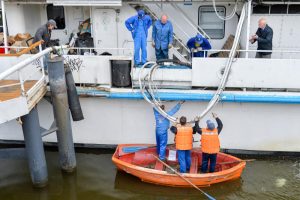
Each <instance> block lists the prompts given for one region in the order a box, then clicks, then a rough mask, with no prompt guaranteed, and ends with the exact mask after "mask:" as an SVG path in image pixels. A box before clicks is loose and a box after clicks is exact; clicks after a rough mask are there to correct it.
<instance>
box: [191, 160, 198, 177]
mask: <svg viewBox="0 0 300 200" xmlns="http://www.w3.org/2000/svg"><path fill="white" fill-rule="evenodd" d="M197 173H198V157H197V156H192V163H191V168H190V174H197Z"/></svg>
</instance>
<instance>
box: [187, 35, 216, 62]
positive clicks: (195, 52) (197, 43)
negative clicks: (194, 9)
mask: <svg viewBox="0 0 300 200" xmlns="http://www.w3.org/2000/svg"><path fill="white" fill-rule="evenodd" d="M187 46H188V48H189V49H190V51H191V54H192V56H193V57H207V51H205V50H210V49H211V45H210V43H209V41H208V40H207V39H206V38H204V37H203V36H202V35H200V34H199V33H198V34H197V35H196V37H193V38H191V39H189V41H188V42H187Z"/></svg>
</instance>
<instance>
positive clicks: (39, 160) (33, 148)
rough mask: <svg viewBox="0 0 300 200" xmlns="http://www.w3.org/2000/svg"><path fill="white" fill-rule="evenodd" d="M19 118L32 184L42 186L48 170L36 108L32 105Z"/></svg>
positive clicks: (45, 183) (45, 182) (45, 180)
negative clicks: (26, 112)
mask: <svg viewBox="0 0 300 200" xmlns="http://www.w3.org/2000/svg"><path fill="white" fill-rule="evenodd" d="M21 120H22V122H23V123H22V129H23V134H24V140H25V146H26V153H27V159H28V164H29V170H30V176H31V180H32V182H33V185H34V186H36V187H44V186H46V185H47V182H48V172H47V164H46V159H45V152H44V146H43V141H42V136H41V133H40V122H39V116H38V112H37V108H36V107H34V108H33V109H32V110H31V111H30V112H29V114H27V115H25V116H23V117H21Z"/></svg>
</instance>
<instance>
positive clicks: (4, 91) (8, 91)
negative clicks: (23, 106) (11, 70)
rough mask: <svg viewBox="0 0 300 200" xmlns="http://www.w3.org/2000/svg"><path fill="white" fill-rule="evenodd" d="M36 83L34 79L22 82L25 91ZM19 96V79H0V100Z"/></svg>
mask: <svg viewBox="0 0 300 200" xmlns="http://www.w3.org/2000/svg"><path fill="white" fill-rule="evenodd" d="M36 83H37V81H36V80H28V81H26V82H24V88H25V91H26V92H28V91H29V90H30V89H31V88H32V87H33V86H34V85H35V84H36ZM19 96H21V85H20V81H19V80H1V81H0V102H1V101H7V100H11V99H14V98H17V97H19Z"/></svg>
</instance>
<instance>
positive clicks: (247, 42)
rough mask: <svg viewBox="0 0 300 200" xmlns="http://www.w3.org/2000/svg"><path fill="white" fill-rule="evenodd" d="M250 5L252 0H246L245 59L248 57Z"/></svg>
mask: <svg viewBox="0 0 300 200" xmlns="http://www.w3.org/2000/svg"><path fill="white" fill-rule="evenodd" d="M251 3H252V0H248V5H247V8H248V12H247V14H248V19H247V36H246V58H248V57H249V52H248V50H249V38H250V20H251Z"/></svg>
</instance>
